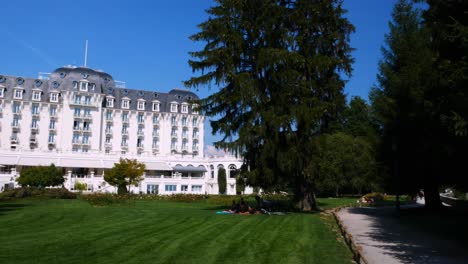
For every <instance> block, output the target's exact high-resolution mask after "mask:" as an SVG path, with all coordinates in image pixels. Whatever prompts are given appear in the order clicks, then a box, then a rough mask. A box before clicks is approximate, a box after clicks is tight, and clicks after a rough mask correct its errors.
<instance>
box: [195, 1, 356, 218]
mask: <svg viewBox="0 0 468 264" xmlns="http://www.w3.org/2000/svg"><path fill="white" fill-rule="evenodd" d="M207 12H208V13H209V14H210V18H209V20H207V21H205V22H204V23H202V24H200V25H199V27H200V30H201V31H200V32H199V33H197V34H195V35H193V36H192V37H191V38H192V40H194V41H203V42H204V43H205V47H204V48H203V49H202V50H200V51H196V52H192V53H191V55H192V56H193V58H194V59H193V60H191V61H189V64H190V65H191V67H192V68H193V70H194V71H199V72H201V75H200V76H195V77H192V78H191V79H190V80H188V81H186V85H187V86H191V87H198V86H200V85H210V84H215V85H216V86H218V87H219V90H218V91H217V92H215V93H214V94H213V95H211V96H209V97H208V98H206V99H204V100H202V101H201V103H200V105H201V109H202V111H203V112H204V113H205V114H207V115H208V116H219V117H220V118H219V119H218V120H216V121H212V122H211V125H212V128H213V132H214V133H218V132H219V133H221V134H223V135H224V138H223V139H222V140H220V141H219V142H216V143H215V145H216V146H217V147H220V148H226V149H230V150H232V151H235V152H236V153H238V154H240V155H242V157H243V158H244V163H245V164H244V165H245V166H243V172H242V173H243V175H245V176H247V177H248V182H249V183H250V184H251V185H254V186H258V187H262V188H264V189H265V190H275V189H283V190H284V189H285V188H288V189H289V190H292V191H293V192H294V194H295V197H296V199H297V201H298V202H299V206H300V208H301V209H302V210H312V209H315V208H316V203H315V198H314V195H313V193H314V188H315V186H314V174H313V170H311V169H310V167H311V166H310V162H311V156H312V155H315V153H314V146H313V143H312V139H313V137H315V136H317V135H320V134H321V133H324V132H327V130H328V129H329V123H330V122H331V121H332V120H334V119H335V118H336V116H337V112H338V111H340V110H341V109H342V107H343V106H344V101H345V100H344V95H343V87H344V81H343V80H342V78H341V73H344V74H345V75H346V74H347V75H350V73H351V63H352V59H351V57H350V51H351V48H350V47H349V34H350V33H351V32H352V31H353V29H354V28H353V26H352V25H351V24H350V23H349V21H348V20H347V19H345V18H343V14H344V12H345V11H344V10H343V9H342V7H341V1H338V0H315V1H310V0H309V1H307V0H296V1H283V0H277V1H275V0H258V1H236V0H218V1H217V5H216V6H215V7H212V8H210V9H209V10H208V11H207Z"/></svg>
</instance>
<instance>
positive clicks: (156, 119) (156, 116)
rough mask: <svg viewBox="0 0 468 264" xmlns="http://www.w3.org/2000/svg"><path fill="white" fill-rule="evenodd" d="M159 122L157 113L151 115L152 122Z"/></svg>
mask: <svg viewBox="0 0 468 264" xmlns="http://www.w3.org/2000/svg"><path fill="white" fill-rule="evenodd" d="M157 123H159V115H157V114H156V115H153V124H157Z"/></svg>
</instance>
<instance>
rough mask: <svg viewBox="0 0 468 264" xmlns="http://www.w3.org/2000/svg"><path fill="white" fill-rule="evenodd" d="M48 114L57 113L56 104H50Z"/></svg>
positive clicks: (53, 114)
mask: <svg viewBox="0 0 468 264" xmlns="http://www.w3.org/2000/svg"><path fill="white" fill-rule="evenodd" d="M49 114H50V116H55V115H56V114H57V107H56V106H51V107H50V109H49Z"/></svg>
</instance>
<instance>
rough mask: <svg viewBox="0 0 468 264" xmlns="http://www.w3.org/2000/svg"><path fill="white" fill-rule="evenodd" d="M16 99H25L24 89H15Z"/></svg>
mask: <svg viewBox="0 0 468 264" xmlns="http://www.w3.org/2000/svg"><path fill="white" fill-rule="evenodd" d="M14 98H15V99H23V90H22V89H15V95H14Z"/></svg>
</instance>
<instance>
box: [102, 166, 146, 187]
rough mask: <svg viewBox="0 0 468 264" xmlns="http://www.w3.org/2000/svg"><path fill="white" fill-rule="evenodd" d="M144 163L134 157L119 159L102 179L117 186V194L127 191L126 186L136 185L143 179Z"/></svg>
mask: <svg viewBox="0 0 468 264" xmlns="http://www.w3.org/2000/svg"><path fill="white" fill-rule="evenodd" d="M145 168H146V166H145V164H144V163H141V162H138V161H137V160H136V159H120V162H119V163H115V164H114V167H112V169H110V170H109V171H108V172H106V174H105V175H104V180H105V181H106V182H108V183H109V184H110V185H112V186H115V187H117V193H118V194H125V193H128V189H127V186H131V185H134V186H138V183H140V182H141V181H142V180H143V173H144V172H145Z"/></svg>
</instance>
